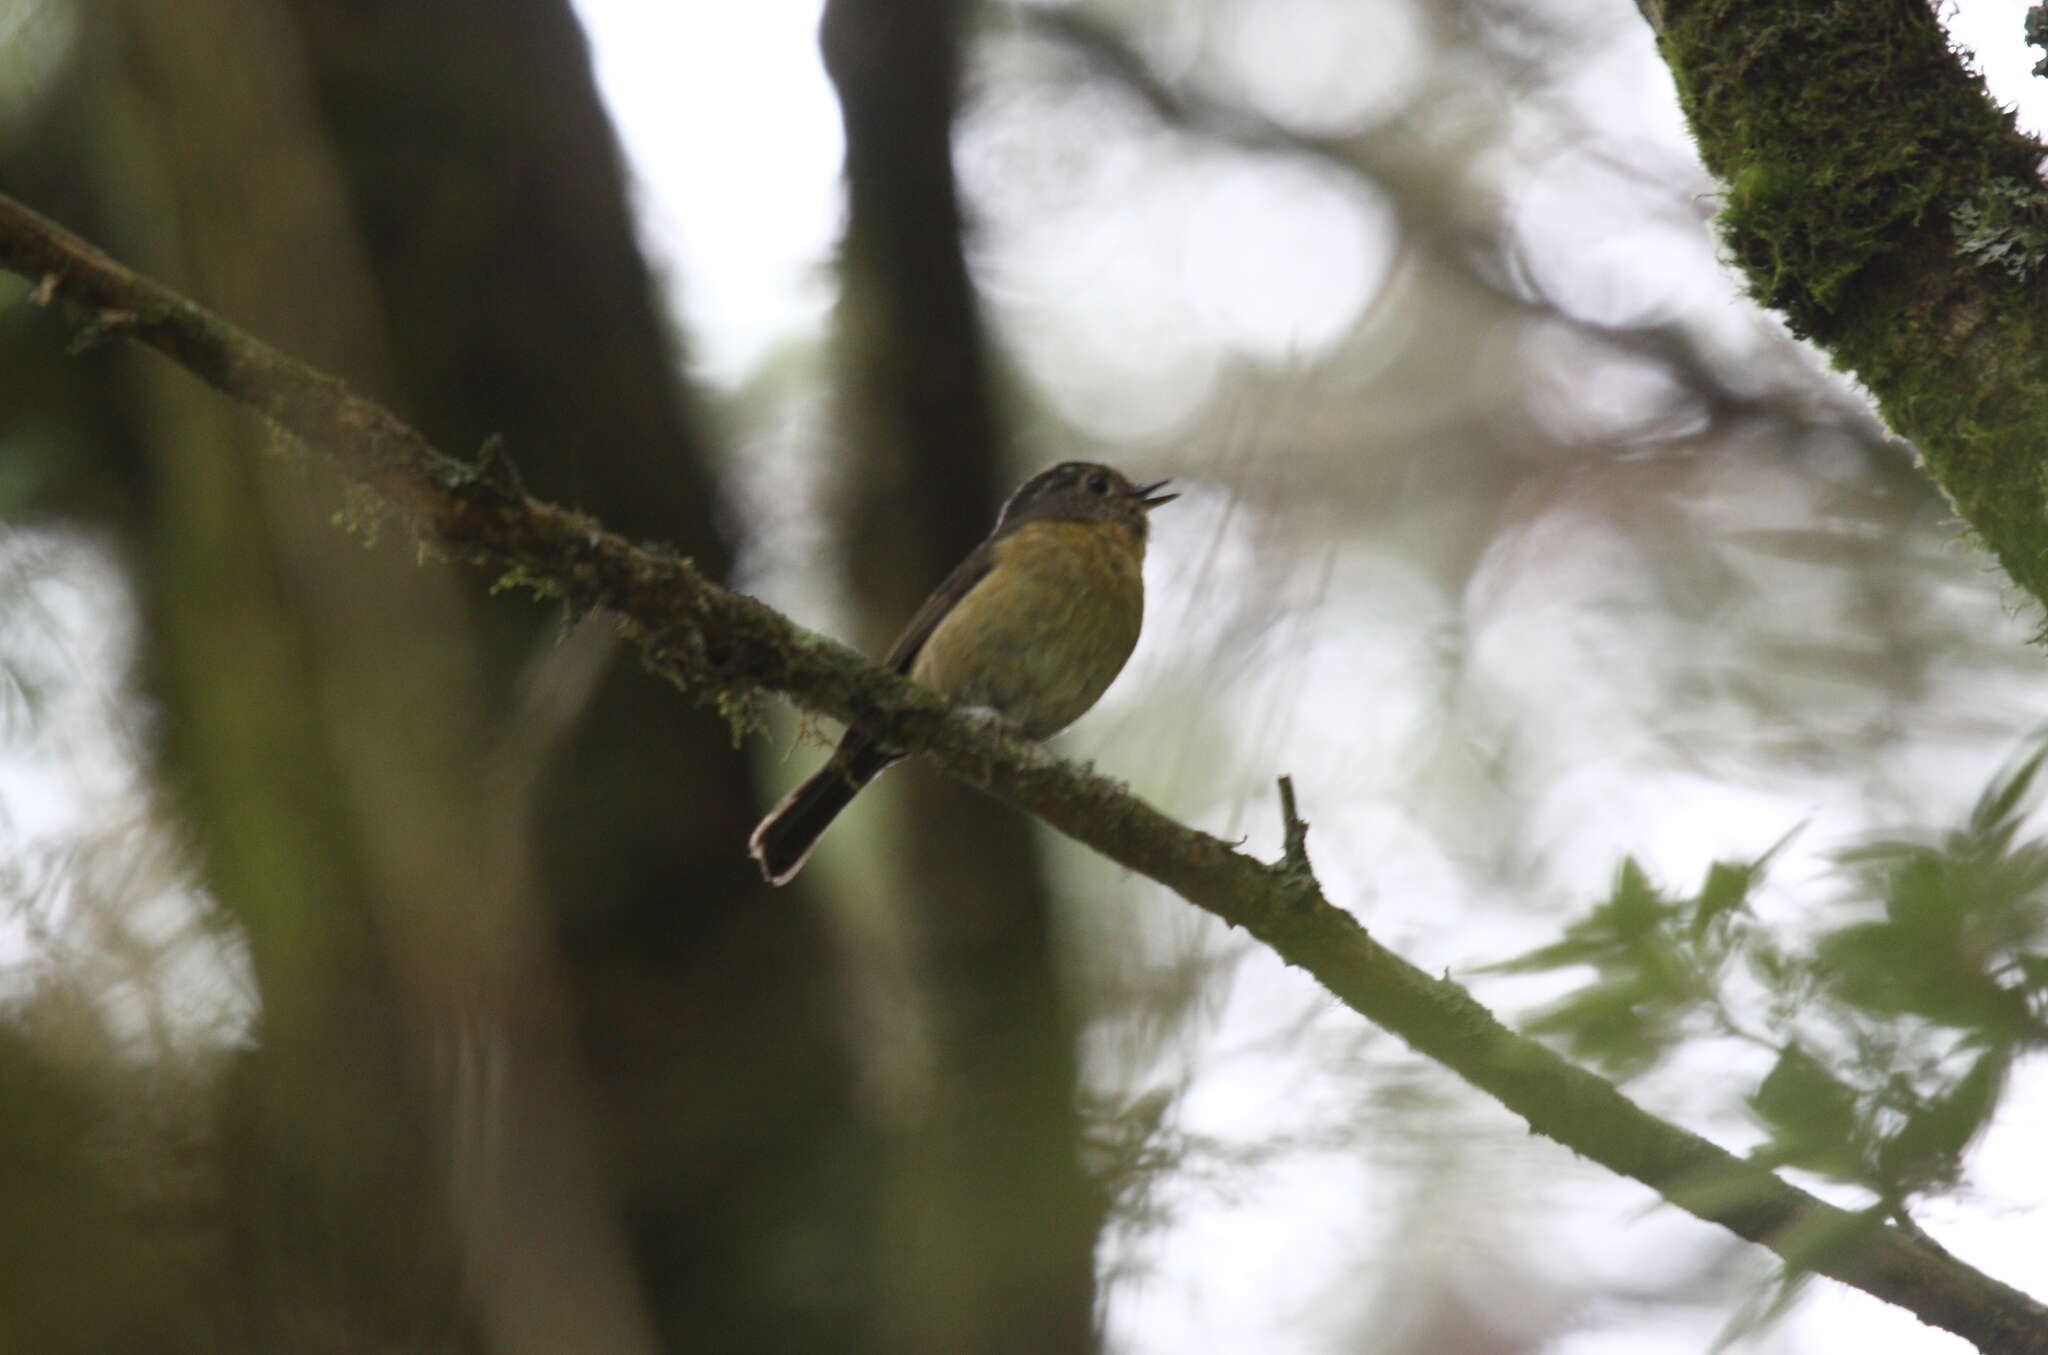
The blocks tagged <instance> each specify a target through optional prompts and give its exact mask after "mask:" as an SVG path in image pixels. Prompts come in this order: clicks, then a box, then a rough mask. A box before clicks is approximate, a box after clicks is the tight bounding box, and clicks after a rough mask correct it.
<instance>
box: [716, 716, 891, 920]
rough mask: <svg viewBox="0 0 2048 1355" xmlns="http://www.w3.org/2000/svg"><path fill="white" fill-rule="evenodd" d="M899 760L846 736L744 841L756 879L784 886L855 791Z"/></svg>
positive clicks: (856, 792)
mask: <svg viewBox="0 0 2048 1355" xmlns="http://www.w3.org/2000/svg"><path fill="white" fill-rule="evenodd" d="M901 757H902V754H900V753H887V752H883V751H882V750H880V749H878V748H876V747H875V746H874V744H872V743H870V742H868V740H867V739H866V738H864V737H862V736H860V735H858V734H849V735H847V737H846V739H845V741H844V742H842V743H841V744H840V745H839V749H838V751H837V752H835V753H833V754H832V760H831V761H830V762H828V763H826V764H825V765H824V766H823V767H820V768H819V769H818V770H817V771H816V772H815V773H813V774H812V776H811V778H810V780H808V781H806V782H804V783H803V784H802V785H800V786H798V787H797V788H796V789H795V790H793V791H791V792H790V793H789V794H788V795H786V796H784V797H783V800H782V803H781V804H779V805H777V806H775V808H773V809H771V810H769V811H768V817H767V818H765V819H762V820H761V825H760V827H758V828H756V829H755V830H754V835H753V836H752V837H750V838H748V839H747V852H748V853H749V854H750V855H751V856H752V857H753V858H754V859H755V860H756V861H758V862H760V863H761V874H762V875H764V876H766V877H767V879H768V883H769V884H772V885H780V884H787V883H789V880H790V877H791V876H793V875H795V874H796V873H797V872H798V871H799V870H801V869H803V864H804V861H805V860H806V859H807V858H808V857H809V856H810V854H811V848H813V847H815V846H817V845H818V838H819V837H820V836H821V835H822V834H823V833H824V831H825V830H826V829H827V828H829V827H831V826H832V820H834V819H836V818H838V817H839V811H840V810H842V809H844V808H846V806H847V805H848V804H849V803H850V802H851V801H852V800H853V797H854V796H855V795H858V794H859V793H860V789H861V787H863V786H865V785H867V783H868V782H870V781H872V780H874V779H875V778H876V777H877V776H879V775H881V774H882V771H883V769H884V768H886V767H888V766H889V764H890V763H892V762H896V761H897V760H899V759H900V758H901Z"/></svg>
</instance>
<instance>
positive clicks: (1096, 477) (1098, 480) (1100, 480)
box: [1087, 471, 1109, 494]
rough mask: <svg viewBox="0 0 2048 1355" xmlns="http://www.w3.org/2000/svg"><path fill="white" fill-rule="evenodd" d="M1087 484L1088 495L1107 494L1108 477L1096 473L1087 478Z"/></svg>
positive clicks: (1099, 472)
mask: <svg viewBox="0 0 2048 1355" xmlns="http://www.w3.org/2000/svg"><path fill="white" fill-rule="evenodd" d="M1087 483H1088V492H1089V493H1090V494H1107V493H1109V477H1108V476H1107V475H1105V474H1103V473H1102V472H1101V471H1096V472H1095V473H1094V474H1093V475H1091V476H1089V477H1088V481H1087Z"/></svg>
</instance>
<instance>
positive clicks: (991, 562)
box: [882, 550, 996, 673]
mask: <svg viewBox="0 0 2048 1355" xmlns="http://www.w3.org/2000/svg"><path fill="white" fill-rule="evenodd" d="M995 563H996V561H995V553H994V552H993V551H990V550H977V551H975V552H974V553H973V554H971V555H969V556H968V557H967V558H966V559H965V560H962V561H961V562H960V567H959V568H957V569H955V570H954V571H953V572H952V573H951V574H949V575H947V576H946V581H945V582H944V583H942V584H940V585H939V586H938V587H937V588H935V589H933V590H932V595H931V596H930V597H928V598H926V599H925V600H924V606H922V607H919V608H918V609H917V615H915V616H913V617H911V618H910V624H909V625H907V626H905V627H904V628H903V634H902V635H900V636H898V637H897V639H896V643H895V645H894V646H892V647H891V648H890V650H889V657H888V658H886V659H884V660H882V662H883V663H884V664H885V665H886V666H888V667H890V668H893V669H895V670H896V671H897V672H899V673H908V672H909V671H910V665H911V664H913V663H915V662H916V661H917V652H918V651H919V650H920V649H923V648H924V642H925V641H927V640H929V639H931V638H932V632H933V631H935V630H937V629H938V628H939V622H941V621H943V620H945V619H946V613H947V612H949V611H951V610H953V606H954V604H955V603H957V602H959V601H960V599H962V598H964V597H966V596H967V595H968V594H969V593H971V592H973V591H974V585H976V584H978V583H980V582H981V581H982V580H983V579H985V578H987V577H988V572H989V571H990V570H991V569H994V568H995Z"/></svg>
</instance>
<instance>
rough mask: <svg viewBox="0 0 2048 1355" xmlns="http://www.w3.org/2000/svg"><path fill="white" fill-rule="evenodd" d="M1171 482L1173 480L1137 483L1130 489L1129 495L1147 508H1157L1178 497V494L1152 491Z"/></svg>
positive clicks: (1162, 487)
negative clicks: (1144, 483)
mask: <svg viewBox="0 0 2048 1355" xmlns="http://www.w3.org/2000/svg"><path fill="white" fill-rule="evenodd" d="M1172 483H1173V481H1171V480H1154V481H1153V482H1152V483H1151V484H1149V485H1138V486H1136V487H1135V488H1133V489H1132V490H1131V497H1132V498H1134V499H1136V500H1137V501H1138V503H1139V504H1140V505H1141V506H1143V507H1144V508H1146V509H1148V510H1149V509H1153V508H1157V507H1158V506H1159V505H1160V504H1162V503H1172V502H1173V501H1174V500H1175V499H1177V498H1179V497H1180V495H1178V494H1155V493H1153V491H1154V490H1157V489H1164V488H1165V487H1166V486H1167V485H1170V484H1172Z"/></svg>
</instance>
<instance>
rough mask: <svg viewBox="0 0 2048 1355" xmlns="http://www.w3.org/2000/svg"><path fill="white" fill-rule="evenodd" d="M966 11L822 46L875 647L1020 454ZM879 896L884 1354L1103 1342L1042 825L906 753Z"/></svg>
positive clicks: (868, 2)
mask: <svg viewBox="0 0 2048 1355" xmlns="http://www.w3.org/2000/svg"><path fill="white" fill-rule="evenodd" d="M963 13H964V7H963V6H962V5H960V4H957V3H955V2H954V0H916V2H915V3H909V4H904V3H896V2H895V0H832V3H830V4H828V6H827V9H826V13H825V19H824V25H823V32H822V34H821V41H822V43H823V46H824V51H825V59H826V67H827V69H828V71H829V72H830V74H831V76H832V79H833V82H834V84H835V86H836V87H837V90H838V94H839V100H840V107H841V111H842V116H843V119H844V122H845V126H846V146H847V151H846V167H845V176H846V186H847V195H848V220H847V229H846V238H845V243H844V250H843V266H842V275H841V278H842V286H843V289H844V290H843V292H842V296H841V302H840V307H839V311H838V316H837V320H838V334H837V344H838V352H839V358H840V367H841V396H842V398H841V410H842V419H843V424H844V428H845V431H846V433H847V435H848V438H849V442H850V444H851V446H852V448H853V459H852V462H851V464H850V465H849V466H848V467H846V468H845V469H844V470H843V472H842V479H843V483H844V485H845V487H846V491H847V492H846V502H847V515H846V522H845V529H844V531H845V535H844V540H845V543H846V547H845V549H846V555H847V560H848V565H849V574H850V576H851V578H852V580H853V584H854V591H855V593H856V595H857V596H859V597H861V598H862V599H863V600H864V603H865V604H866V605H867V606H868V608H869V612H868V615H869V617H870V625H869V633H868V635H867V636H866V637H865V639H866V644H867V647H868V648H869V649H870V651H871V652H877V653H879V652H881V651H882V650H883V649H885V648H886V647H887V645H888V643H889V640H890V637H891V635H892V634H893V632H894V630H895V629H896V628H898V627H900V626H901V625H902V623H903V622H904V621H905V620H906V619H907V618H908V617H909V616H910V615H911V613H912V612H914V611H915V610H916V608H917V607H918V605H919V604H920V603H921V602H922V601H923V599H924V596H925V595H926V594H927V593H928V592H929V591H930V590H931V589H932V588H933V587H935V586H936V585H937V583H938V582H939V580H940V579H942V578H944V577H945V575H946V574H947V573H948V572H949V571H950V570H951V569H952V568H953V566H954V565H955V564H957V563H958V562H959V561H960V560H961V559H962V558H963V557H964V556H965V555H966V554H967V553H968V552H969V551H970V550H972V549H973V548H974V547H975V545H977V544H978V543H979V542H980V540H981V538H982V537H983V536H984V535H985V534H986V533H987V531H988V528H989V525H990V524H991V523H992V522H993V521H994V519H995V512H996V508H997V506H998V505H999V503H1000V501H1001V498H1002V495H1003V493H1004V492H1005V491H1006V490H1007V489H1008V488H1009V481H1010V479H1011V476H1012V473H1013V472H1012V471H1011V469H1010V467H1009V466H1008V463H1007V462H1006V460H1005V457H1004V455H1003V451H1004V449H1003V446H1002V438H1001V436H1000V435H999V433H998V431H997V422H998V421H997V417H996V412H995V408H994V395H993V392H992V390H991V384H992V383H991V380H990V373H989V366H990V364H989V361H988V357H987V351H986V347H985V345H984V342H983V338H982V332H981V328H980V320H979V316H978V314H977V308H976V303H975V298H974V292H973V287H972V284H971V282H970V280H969V278H968V274H967V267H966V261H965V257H964V252H963V241H962V223H961V214H960V207H959V201H958V197H957V192H956V188H955V183H954V177H953V166H952V154H951V135H952V120H953V111H954V104H955V96H956V90H957V86H958V81H959V31H960V25H961V20H962V16H963ZM883 784H884V785H885V786H889V785H893V786H895V787H898V788H899V789H896V790H895V791H894V793H895V794H896V795H898V796H900V799H898V801H897V804H898V812H897V814H896V816H895V820H894V822H895V824H896V825H897V826H896V829H895V832H894V834H893V836H892V839H891V840H892V842H894V843H896V844H898V850H896V851H895V852H893V853H892V854H891V855H892V859H893V860H894V861H897V862H900V866H899V867H898V868H896V869H895V870H892V871H890V872H888V874H887V878H888V880H889V882H890V883H889V887H888V894H889V899H890V902H889V904H888V905H882V904H873V903H871V904H870V905H869V907H870V909H871V910H873V909H876V908H881V907H893V909H894V915H893V917H894V922H895V924H896V925H897V926H898V927H899V928H900V940H901V942H902V944H901V947H900V949H899V950H898V951H897V954H899V955H900V956H904V957H907V960H906V962H905V963H903V964H901V966H900V967H899V968H898V969H897V971H896V973H895V976H894V977H895V983H896V985H897V987H898V989H899V991H898V992H897V993H896V994H895V995H894V1005H895V1006H896V1008H897V1009H898V1010H899V1011H903V1010H907V1011H908V1012H909V1013H910V1017H909V1020H908V1021H907V1022H904V1023H902V1024H899V1025H897V1026H895V1027H894V1029H895V1030H897V1031H899V1032H902V1031H907V1037H906V1038H904V1039H901V1040H899V1041H898V1042H897V1047H894V1048H891V1049H887V1050H871V1051H870V1066H871V1075H870V1076H871V1085H872V1086H874V1087H875V1088H877V1089H878V1093H879V1095H878V1105H877V1106H876V1113H877V1114H878V1116H879V1117H880V1122H881V1124H882V1126H883V1128H884V1129H885V1131H886V1132H887V1133H888V1134H889V1135H890V1138H891V1142H892V1143H893V1145H894V1154H893V1156H892V1158H891V1164H890V1172H889V1184H888V1187H887V1190H888V1209H889V1211H890V1212H889V1215H888V1222H887V1230H886V1231H887V1241H888V1252H887V1262H886V1264H887V1268H888V1269H887V1274H886V1275H885V1277H884V1283H885V1285H886V1286H887V1289H888V1293H889V1315H890V1321H891V1323H892V1327H891V1348H892V1349H895V1350H900V1351H905V1352H950V1351H959V1350H975V1351H1018V1352H1026V1351H1029V1352H1034V1353H1036V1355H1046V1353H1048V1352H1058V1351H1083V1350H1090V1349H1093V1347H1094V1337H1093V1273H1092V1265H1093V1255H1094V1246H1095V1239H1096V1234H1097V1231H1098V1229H1099V1226H1100V1222H1101V1214H1102V1204H1101V1201H1100V1200H1099V1198H1098V1197H1097V1194H1096V1192H1095V1190H1094V1189H1093V1187H1092V1186H1091V1184H1090V1183H1089V1182H1088V1181H1087V1179H1086V1178H1085V1177H1084V1175H1083V1173H1082V1171H1081V1162H1080V1133H1081V1126H1080V1121H1079V1117H1078V1115H1077V1112H1076V1087H1075V1062H1074V1023H1073V1019H1072V1016H1071V1014H1070V1012H1069V1011H1068V1008H1067V1004H1066V1002H1065V994H1064V993H1063V992H1062V990H1061V987H1060V984H1059V981H1058V974H1057V972H1056V965H1055V958H1054V955H1053V938H1052V928H1051V924H1050V912H1051V906H1050V898H1049V894H1048V890H1047V887H1046V882H1045V873H1044V869H1043V865H1042V862H1041V860H1040V855H1039V852H1038V849H1037V841H1036V836H1035V832H1034V830H1033V828H1032V826H1031V824H1030V823H1029V822H1028V821H1027V820H1026V819H1025V818H1024V817H1023V816H1021V815H1018V814H1016V813H1014V812H1012V811H1010V810H1009V809H1007V808H1004V807H1002V806H999V805H997V804H996V803H995V802H994V801H991V800H985V799H982V798H980V797H976V796H967V795H961V794H960V793H959V790H958V787H956V786H953V785H950V784H947V783H945V782H943V781H941V779H940V778H938V777H937V776H936V775H934V774H932V773H930V772H929V771H927V770H926V769H924V768H922V767H920V766H918V765H917V764H915V763H912V764H910V765H909V766H908V768H907V769H906V770H904V771H901V772H898V773H897V774H896V776H895V777H893V778H891V779H890V781H885V782H884V783H883Z"/></svg>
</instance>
